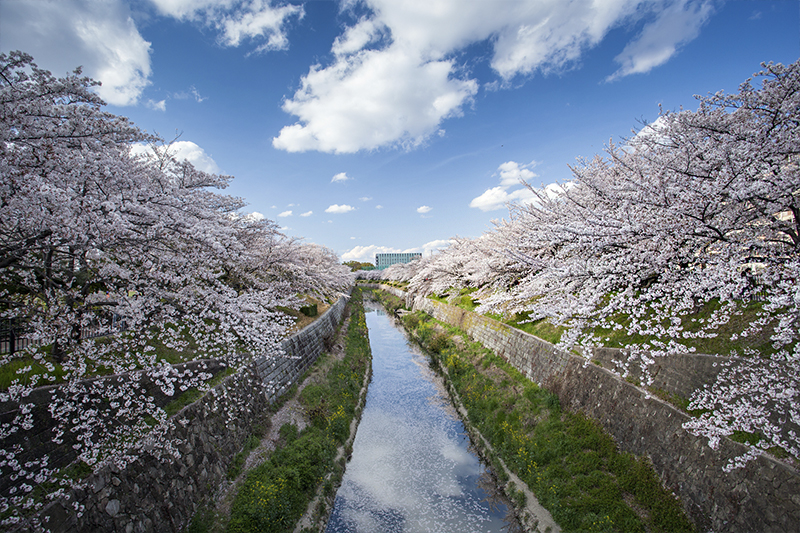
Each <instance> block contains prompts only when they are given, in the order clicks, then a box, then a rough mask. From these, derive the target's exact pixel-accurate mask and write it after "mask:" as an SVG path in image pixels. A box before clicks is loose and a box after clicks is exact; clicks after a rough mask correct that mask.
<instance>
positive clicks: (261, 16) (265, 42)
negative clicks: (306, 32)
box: [150, 0, 305, 52]
mask: <svg viewBox="0 0 800 533" xmlns="http://www.w3.org/2000/svg"><path fill="white" fill-rule="evenodd" d="M150 1H151V2H152V3H153V4H154V5H155V6H156V7H157V8H158V10H159V11H160V12H161V13H162V14H164V15H167V16H170V17H174V18H177V19H179V20H189V21H192V22H197V23H200V24H204V25H206V26H210V27H213V28H214V29H216V30H217V31H218V32H219V37H218V40H219V42H220V44H223V45H225V46H239V45H240V44H242V42H243V41H245V40H251V41H253V42H255V43H260V44H259V45H258V46H257V47H256V49H255V51H256V52H263V51H268V50H285V49H286V48H288V46H289V39H288V37H287V36H286V25H287V23H288V21H289V20H290V19H291V18H293V17H296V18H298V19H301V18H303V16H304V14H305V12H304V10H303V7H302V6H297V5H292V4H287V5H281V6H273V5H272V2H270V1H269V0H252V1H250V2H241V1H239V0H150Z"/></svg>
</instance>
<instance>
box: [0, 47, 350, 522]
mask: <svg viewBox="0 0 800 533" xmlns="http://www.w3.org/2000/svg"><path fill="white" fill-rule="evenodd" d="M96 85H97V83H96V82H94V81H92V80H90V79H88V78H86V77H83V76H81V72H80V69H78V70H76V71H75V72H74V73H73V74H70V75H68V76H66V77H63V78H56V77H54V76H52V75H51V74H50V73H49V72H47V71H45V70H42V69H39V68H38V67H37V66H36V65H35V64H34V63H33V60H32V58H31V57H30V56H28V55H27V54H24V53H22V52H11V53H9V54H1V55H0V319H2V320H4V321H8V323H11V324H13V326H14V327H15V328H16V329H17V330H18V334H24V336H25V337H26V338H27V339H29V340H32V341H34V342H33V343H32V344H31V345H30V346H28V347H27V348H26V349H24V350H22V351H19V352H17V353H14V354H13V355H12V354H6V355H0V366H3V365H10V364H12V363H14V362H15V361H16V360H21V361H23V366H22V368H21V369H20V370H19V371H18V375H19V378H18V379H15V380H13V382H12V383H11V385H10V386H9V387H8V388H7V389H6V390H3V391H0V402H13V403H15V404H17V405H18V406H19V409H18V415H17V416H16V418H15V419H14V420H13V421H11V422H4V423H2V424H0V439H2V441H0V477H1V478H5V479H11V480H12V481H13V483H12V484H11V488H10V489H9V490H8V491H6V492H5V493H3V494H0V513H7V511H9V509H17V510H19V512H23V511H24V510H25V509H27V508H31V507H41V505H42V501H34V500H33V499H31V497H30V493H31V492H32V489H33V486H35V485H38V484H40V483H42V482H43V481H58V482H59V483H62V484H66V485H69V484H70V483H71V482H70V481H65V480H56V479H55V478H54V477H53V476H54V474H55V469H53V468H51V467H50V466H48V465H49V462H48V460H47V457H43V458H40V460H38V461H33V462H27V463H25V464H22V463H20V462H19V461H18V460H17V459H16V457H17V456H18V455H19V454H20V453H21V452H22V450H21V449H20V447H19V446H18V445H14V446H12V445H9V444H8V442H9V440H8V439H10V438H11V437H12V436H15V435H16V436H19V435H20V434H22V433H24V432H26V431H29V430H31V428H32V427H33V426H34V424H35V420H34V419H33V416H34V415H33V413H34V412H35V411H34V410H33V405H32V403H31V401H30V399H29V398H30V395H31V393H32V392H33V391H34V390H35V389H36V388H37V387H40V386H42V385H50V384H52V383H60V385H59V386H57V387H55V388H53V389H52V399H51V401H50V403H49V414H50V416H51V417H52V419H53V420H55V421H56V427H55V429H54V441H55V442H56V443H58V442H60V441H62V440H63V438H64V437H65V436H69V437H70V439H69V441H70V442H74V443H75V444H74V447H75V449H76V451H77V452H78V457H79V458H80V459H81V460H83V461H84V462H85V463H87V464H88V465H90V466H92V467H99V465H102V464H104V463H108V462H114V463H116V464H118V465H122V464H124V463H125V462H126V461H129V460H131V459H132V458H133V457H135V456H136V455H137V454H138V453H141V452H142V451H143V450H145V449H147V450H148V451H149V452H152V453H155V452H156V451H160V452H162V453H166V454H171V453H175V450H176V447H175V443H170V442H168V441H167V440H165V439H164V438H163V436H164V435H166V433H167V432H166V428H167V425H168V420H167V416H166V413H165V412H164V410H163V409H162V408H161V407H159V406H158V405H157V404H156V402H155V401H154V399H153V396H152V394H151V392H150V391H149V390H148V389H147V388H146V387H144V386H143V384H144V383H154V384H155V385H156V386H157V388H158V389H159V390H160V393H161V394H163V395H166V396H173V395H177V394H178V393H180V392H182V391H185V390H187V389H188V388H191V387H200V388H201V389H202V388H203V387H206V388H207V385H206V382H207V380H208V378H209V377H210V374H209V373H207V372H205V371H203V370H202V369H199V370H191V371H179V370H176V369H175V368H173V366H172V365H170V364H169V363H167V362H166V361H165V359H164V357H162V356H160V355H159V348H158V346H161V347H162V348H163V349H164V350H168V351H170V350H172V351H178V352H186V351H194V352H196V354H197V356H196V358H198V359H203V358H208V359H220V360H224V361H225V364H226V365H228V366H230V367H233V368H234V369H236V370H239V369H242V368H245V367H247V366H248V365H249V364H250V362H251V360H252V358H253V357H254V356H260V355H267V356H273V357H274V356H280V355H281V354H280V349H279V345H280V341H281V340H282V339H283V337H284V336H285V335H286V334H287V332H288V328H289V327H290V326H291V325H292V324H293V322H292V320H291V319H290V317H288V316H287V315H286V314H285V313H283V312H282V311H281V308H294V309H297V308H299V307H300V306H301V305H303V304H304V303H305V301H304V300H302V299H301V298H299V296H298V295H303V294H314V295H316V296H317V297H319V298H323V299H332V298H334V297H335V296H336V295H337V294H338V293H340V292H342V291H346V290H347V289H348V287H349V286H350V285H351V284H352V282H353V277H352V274H351V273H350V270H349V268H347V267H345V266H343V265H340V264H339V261H338V258H337V256H336V254H335V253H334V252H332V251H331V250H328V249H327V248H324V247H322V246H317V245H311V244H305V243H302V242H300V241H297V240H296V239H292V238H289V237H287V236H285V235H283V234H282V233H281V232H280V231H279V230H278V226H277V224H276V223H275V222H273V221H271V220H265V219H258V218H255V217H251V216H244V215H242V214H241V212H240V210H241V209H242V208H243V207H244V206H245V204H244V202H243V201H242V200H241V199H239V198H234V197H231V196H226V195H223V194H221V193H220V192H218V191H219V190H220V189H224V188H225V187H227V185H228V183H229V182H230V180H231V179H232V178H231V177H230V176H220V175H216V174H210V173H207V172H202V171H200V170H198V169H196V168H194V166H193V165H192V164H191V163H189V162H188V161H185V160H184V161H179V160H177V159H176V158H175V157H174V156H173V153H172V151H171V149H170V144H169V143H164V142H163V141H162V140H161V139H159V138H157V137H156V136H154V135H151V134H148V133H145V132H143V131H141V130H140V129H138V128H137V127H136V126H135V125H133V124H132V123H131V122H130V121H129V120H128V119H126V118H124V117H120V116H115V115H113V114H110V113H108V112H106V111H104V110H103V106H104V103H103V102H102V101H101V100H100V99H99V98H98V96H97V95H96V94H95V92H94V91H93V89H94V88H95V87H96ZM135 144H146V145H148V146H149V149H148V150H145V151H144V152H145V153H146V155H141V154H142V152H143V151H142V150H134V149H133V146H134V145H135ZM137 154H139V155H137ZM90 330H91V331H104V332H108V333H113V334H110V335H106V336H104V337H102V339H93V338H87V336H86V334H85V332H86V331H90ZM98 374H100V375H107V376H108V375H110V376H112V377H106V378H97V379H87V378H89V377H90V376H93V375H98ZM19 512H12V513H11V514H10V515H9V516H10V518H8V520H7V521H6V522H5V523H4V525H9V524H11V523H13V522H15V521H18V520H19V517H20V514H19Z"/></svg>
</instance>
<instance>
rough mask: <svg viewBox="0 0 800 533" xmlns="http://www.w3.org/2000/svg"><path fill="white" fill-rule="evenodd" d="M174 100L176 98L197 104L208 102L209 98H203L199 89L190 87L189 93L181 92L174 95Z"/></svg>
mask: <svg viewBox="0 0 800 533" xmlns="http://www.w3.org/2000/svg"><path fill="white" fill-rule="evenodd" d="M172 98H175V99H176V100H188V99H192V100H194V101H195V102H197V103H201V102H204V101H206V100H208V98H206V97H204V96H202V95H201V94H200V91H198V90H197V87H195V86H194V85H192V86H191V87H189V90H188V91H181V92H179V93H173V94H172Z"/></svg>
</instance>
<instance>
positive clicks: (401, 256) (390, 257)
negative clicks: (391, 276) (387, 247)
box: [375, 252, 422, 270]
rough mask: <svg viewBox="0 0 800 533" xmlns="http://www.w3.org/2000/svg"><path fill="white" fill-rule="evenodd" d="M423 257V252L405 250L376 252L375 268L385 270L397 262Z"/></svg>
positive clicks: (408, 261)
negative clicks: (391, 252) (389, 252)
mask: <svg viewBox="0 0 800 533" xmlns="http://www.w3.org/2000/svg"><path fill="white" fill-rule="evenodd" d="M420 257H422V252H403V253H396V254H375V268H377V269H378V270H383V269H384V268H386V267H388V266H392V265H395V264H397V263H410V262H411V261H413V260H414V259H417V258H420Z"/></svg>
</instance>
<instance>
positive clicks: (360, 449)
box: [326, 299, 518, 533]
mask: <svg viewBox="0 0 800 533" xmlns="http://www.w3.org/2000/svg"><path fill="white" fill-rule="evenodd" d="M364 304H365V307H366V311H367V326H368V328H369V339H370V347H371V348H372V382H371V383H370V385H369V390H368V392H367V401H366V405H365V407H364V412H363V415H362V418H361V423H360V424H359V426H358V431H357V433H356V438H355V441H354V442H353V456H352V459H351V460H350V462H349V463H348V465H347V469H346V471H345V474H344V478H343V480H342V485H341V487H340V488H339V491H338V492H337V494H336V501H335V503H334V509H333V512H332V513H331V516H330V519H329V521H328V526H327V529H326V531H327V532H331V533H344V532H348V533H350V532H362V533H375V532H390V533H395V532H397V533H400V532H403V533H418V532H419V533H422V532H430V533H445V532H459V533H463V532H493V531H498V532H499V531H506V532H513V531H517V530H518V526H517V523H516V521H515V519H514V518H513V515H512V514H511V513H509V510H508V507H507V506H506V504H505V503H504V502H503V501H502V500H500V497H499V496H498V495H497V493H496V487H495V485H494V483H493V478H492V476H490V475H489V473H488V471H487V470H486V468H485V467H484V466H483V465H482V464H481V462H480V460H479V458H478V457H477V456H476V455H475V453H474V452H473V451H472V450H471V448H470V442H469V437H468V436H467V434H466V432H465V430H464V426H463V424H462V423H461V421H460V419H459V417H458V416H457V414H456V412H455V410H454V409H453V407H452V405H451V404H450V401H449V399H448V397H447V393H446V391H445V390H444V387H443V384H442V382H441V378H440V377H439V376H438V375H436V374H435V373H434V372H433V371H432V370H431V369H430V368H429V366H428V363H429V360H428V358H427V356H425V355H423V354H421V353H420V352H419V350H418V348H416V347H414V345H412V344H411V343H410V342H409V341H408V340H407V338H406V337H405V334H404V333H403V332H402V331H401V330H400V329H398V327H397V326H396V325H395V323H394V321H393V319H391V318H390V317H388V316H387V315H386V314H385V313H384V312H383V310H382V308H380V307H378V304H376V303H375V302H370V301H368V300H367V299H365V300H364Z"/></svg>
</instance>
